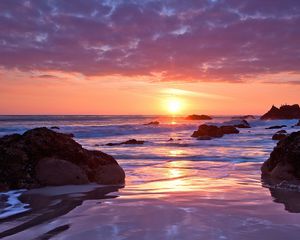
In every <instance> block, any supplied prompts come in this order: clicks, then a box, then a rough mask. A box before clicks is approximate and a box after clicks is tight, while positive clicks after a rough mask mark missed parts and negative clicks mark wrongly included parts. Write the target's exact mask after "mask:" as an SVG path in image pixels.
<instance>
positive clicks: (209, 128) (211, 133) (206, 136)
mask: <svg viewBox="0 0 300 240" xmlns="http://www.w3.org/2000/svg"><path fill="white" fill-rule="evenodd" d="M239 132H240V131H239V130H237V129H236V128H235V127H233V126H221V127H218V126H214V125H206V124H202V125H200V126H199V128H198V130H197V131H194V133H193V134H192V137H196V138H197V139H198V140H210V139H212V138H219V137H223V135H224V134H237V133H239Z"/></svg>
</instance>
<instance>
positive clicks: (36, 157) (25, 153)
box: [0, 128, 125, 189]
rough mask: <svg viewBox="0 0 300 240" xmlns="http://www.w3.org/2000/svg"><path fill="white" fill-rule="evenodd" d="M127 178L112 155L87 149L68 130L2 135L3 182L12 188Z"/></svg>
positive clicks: (0, 161)
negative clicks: (65, 131)
mask: <svg viewBox="0 0 300 240" xmlns="http://www.w3.org/2000/svg"><path fill="white" fill-rule="evenodd" d="M124 179H125V173H124V171H123V169H122V168H121V167H120V166H119V165H118V163H117V162H116V160H115V159H114V158H113V157H112V156H110V155H108V154H105V153H103V152H100V151H90V150H86V149H84V148H82V146H81V145H80V144H78V143H77V142H75V141H74V140H73V139H72V138H71V137H70V136H69V135H67V134H63V133H57V132H55V131H52V130H50V129H47V128H36V129H32V130H29V131H27V132H25V133H24V134H23V135H19V134H13V135H8V136H4V137H2V138H0V185H3V186H6V187H7V188H8V189H16V188H34V187H41V186H46V185H67V184H83V183H89V182H96V183H99V184H120V183H124Z"/></svg>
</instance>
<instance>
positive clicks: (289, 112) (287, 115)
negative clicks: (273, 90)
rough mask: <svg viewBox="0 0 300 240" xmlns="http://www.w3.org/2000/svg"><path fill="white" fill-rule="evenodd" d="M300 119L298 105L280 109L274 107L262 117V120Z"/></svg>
mask: <svg viewBox="0 0 300 240" xmlns="http://www.w3.org/2000/svg"><path fill="white" fill-rule="evenodd" d="M295 118H300V107H299V105H298V104H294V105H282V106H281V107H280V108H277V107H275V106H272V108H271V109H270V110H269V111H268V112H267V113H265V114H264V115H263V116H261V118H260V119H262V120H266V119H295Z"/></svg>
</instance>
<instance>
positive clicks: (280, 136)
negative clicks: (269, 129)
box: [272, 133, 287, 140]
mask: <svg viewBox="0 0 300 240" xmlns="http://www.w3.org/2000/svg"><path fill="white" fill-rule="evenodd" d="M286 136H287V135H286V134H284V133H275V134H274V135H273V136H272V140H282V139H284V138H285V137H286Z"/></svg>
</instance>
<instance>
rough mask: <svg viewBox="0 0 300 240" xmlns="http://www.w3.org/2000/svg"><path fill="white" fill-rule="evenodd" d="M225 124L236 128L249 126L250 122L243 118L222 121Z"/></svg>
mask: <svg viewBox="0 0 300 240" xmlns="http://www.w3.org/2000/svg"><path fill="white" fill-rule="evenodd" d="M222 124H223V125H225V126H233V127H236V128H251V126H250V124H249V123H248V122H247V121H246V120H245V119H242V120H231V121H227V122H223V123H222Z"/></svg>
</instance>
